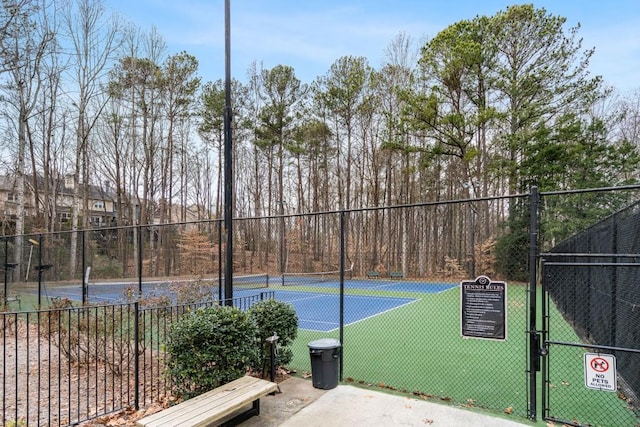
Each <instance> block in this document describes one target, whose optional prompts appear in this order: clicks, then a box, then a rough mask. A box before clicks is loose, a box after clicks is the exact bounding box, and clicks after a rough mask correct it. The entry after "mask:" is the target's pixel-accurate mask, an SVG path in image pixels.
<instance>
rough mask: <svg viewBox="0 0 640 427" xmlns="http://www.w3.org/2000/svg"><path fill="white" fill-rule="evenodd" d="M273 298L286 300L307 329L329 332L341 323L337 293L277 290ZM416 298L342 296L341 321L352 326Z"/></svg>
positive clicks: (300, 324) (299, 323) (302, 326)
mask: <svg viewBox="0 0 640 427" xmlns="http://www.w3.org/2000/svg"><path fill="white" fill-rule="evenodd" d="M275 298H276V300H278V301H282V302H286V303H289V304H291V305H293V307H294V308H295V310H296V313H297V314H298V327H299V328H300V329H305V330H309V331H319V332H331V331H334V330H336V329H338V327H339V326H340V323H339V319H340V295H338V294H324V293H317V292H302V291H286V290H276V291H275ZM415 301H417V299H416V298H394V297H376V296H367V295H345V296H344V323H345V326H347V325H351V324H354V323H357V322H360V321H362V320H366V319H368V318H371V317H373V316H377V315H380V314H382V313H386V312H388V311H391V310H395V309H397V308H400V307H403V306H405V305H408V304H411V303H413V302H415Z"/></svg>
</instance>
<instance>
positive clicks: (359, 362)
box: [0, 192, 638, 425]
mask: <svg viewBox="0 0 640 427" xmlns="http://www.w3.org/2000/svg"><path fill="white" fill-rule="evenodd" d="M621 193H622V192H613V193H611V196H603V195H601V194H595V193H584V194H581V193H577V194H561V195H556V194H550V193H543V194H542V195H541V196H542V197H541V203H540V205H539V209H538V204H537V203H536V204H532V203H531V200H532V199H531V196H530V195H529V194H524V195H515V196H511V197H502V198H486V199H473V200H457V201H446V202H439V203H424V204H416V205H410V206H396V207H387V208H372V209H358V210H349V211H336V212H324V213H309V214H307V213H299V214H295V215H281V216H274V217H264V218H238V219H235V220H234V224H233V233H234V235H233V242H234V245H233V251H234V253H233V260H234V264H233V275H234V283H233V286H232V287H231V291H232V295H227V289H226V287H225V286H224V278H223V268H224V260H225V255H226V254H225V253H224V247H225V243H224V242H226V236H225V230H224V227H223V223H222V222H221V221H218V220H212V221H202V222H194V223H183V224H170V225H162V226H161V225H148V226H136V227H125V228H110V229H95V230H85V231H81V232H76V233H72V232H60V233H54V234H32V235H28V236H10V237H5V238H4V240H3V242H2V243H3V247H2V248H0V254H1V255H2V256H3V257H4V259H5V264H6V265H7V266H8V268H6V269H5V282H4V283H5V290H6V292H5V293H4V295H5V297H6V298H7V301H5V302H6V304H5V307H10V308H11V307H13V308H17V307H16V305H17V303H18V302H19V303H20V304H22V309H32V308H34V307H42V306H44V305H45V304H46V303H47V302H48V301H49V300H50V298H52V297H57V298H60V297H67V298H70V299H73V300H76V301H85V302H87V303H93V302H96V301H100V302H102V303H105V302H109V303H117V302H122V301H127V300H128V298H131V297H135V296H137V295H142V296H143V297H144V298H145V299H147V300H151V299H153V298H156V299H158V301H164V302H163V303H164V304H167V303H169V304H174V303H175V304H179V303H183V302H185V301H195V300H204V301H208V300H216V299H222V298H223V297H224V298H229V297H243V296H251V295H254V294H256V293H257V292H259V290H258V289H260V288H265V287H268V288H269V290H270V291H273V292H274V296H275V298H276V299H278V300H281V301H285V302H289V303H291V304H292V305H293V306H294V308H295V309H296V312H297V314H298V318H299V333H298V337H297V339H296V340H295V342H294V344H293V348H292V350H293V360H292V362H291V364H290V366H289V368H290V369H291V370H292V371H295V372H296V373H297V374H298V375H301V376H303V377H306V376H308V375H310V373H311V359H310V349H309V347H308V344H309V343H310V342H312V341H315V340H317V339H320V338H335V339H338V340H339V341H340V342H341V344H342V355H341V357H342V364H341V365H340V377H341V379H342V380H343V381H344V382H346V383H350V384H354V385H357V386H361V387H370V388H374V389H377V390H383V391H389V392H402V393H408V394H410V395H412V396H416V397H418V398H423V399H427V400H433V401H438V402H443V403H450V404H455V405H461V406H465V407H469V408H474V407H477V408H483V409H487V410H491V411H494V412H499V413H502V414H508V415H510V416H513V417H518V418H521V419H523V418H526V417H531V418H534V417H535V414H536V407H537V402H536V396H537V395H538V394H539V393H541V392H543V391H544V392H546V393H547V395H546V396H545V397H550V398H551V402H553V404H554V405H556V406H554V407H555V408H560V407H562V406H559V405H565V404H566V405H569V404H570V403H565V402H571V401H574V402H575V405H576V406H575V408H574V409H575V411H576V412H575V413H580V414H582V413H584V414H588V412H586V409H585V408H582V407H581V406H580V405H581V404H580V401H581V397H580V396H581V394H582V393H584V391H583V390H577V391H576V390H574V389H576V388H579V387H582V383H581V381H580V379H582V376H583V371H582V369H581V368H582V366H581V365H580V363H582V362H580V360H582V359H580V358H578V359H579V361H578V362H576V359H575V357H574V356H575V355H566V357H565V356H562V351H567V350H566V349H564V348H562V349H559V350H557V352H556V353H553V352H551V351H550V352H549V356H548V357H546V358H545V357H542V365H543V367H544V368H545V369H547V371H546V372H547V373H549V374H548V375H549V376H548V377H546V376H545V374H544V373H543V374H539V373H538V369H539V368H538V367H537V365H538V358H539V356H544V355H541V354H538V353H539V352H540V351H542V350H545V345H542V344H541V348H540V349H539V348H538V344H537V341H535V340H532V338H535V337H536V336H537V335H539V334H542V335H543V336H542V338H543V341H545V342H546V348H547V349H548V348H549V346H550V344H549V341H550V340H551V339H558V340H565V339H566V340H567V341H571V340H573V341H571V342H574V343H575V344H576V345H575V346H574V347H575V348H578V350H579V351H578V352H577V353H576V354H577V355H579V356H581V357H582V355H583V354H584V353H585V351H587V350H588V351H593V350H594V349H593V348H591V347H588V346H587V347H582V345H583V344H585V343H587V344H588V345H589V346H592V345H593V344H594V342H599V341H594V338H593V337H592V335H593V333H594V332H593V331H592V330H593V327H594V326H595V325H597V324H598V322H603V321H605V320H607V319H608V318H610V317H611V314H612V313H611V311H610V309H604V308H602V306H600V307H599V308H594V306H595V305H596V304H602V303H603V300H602V299H600V298H599V297H598V296H597V295H596V293H594V294H592V295H591V297H590V299H589V301H591V302H590V305H585V303H584V301H583V300H582V298H586V297H584V296H582V294H581V293H580V292H581V289H582V288H584V286H580V285H579V283H581V282H580V281H581V280H582V279H583V276H582V275H583V274H587V275H590V276H591V277H593V278H596V277H599V279H598V280H597V282H598V284H597V285H595V284H594V285H593V287H594V289H600V288H598V286H600V284H601V283H602V282H607V281H609V282H611V281H612V277H617V279H616V280H613V281H614V282H616V283H618V286H619V288H618V290H617V291H616V292H617V294H616V297H615V299H616V300H621V299H624V300H625V301H632V303H631V305H629V306H625V307H623V306H622V305H617V307H616V310H617V313H618V315H617V317H616V318H617V319H618V322H617V325H616V330H617V332H616V333H615V335H616V344H615V345H616V346H618V345H620V343H621V341H620V339H621V337H622V335H623V334H628V335H631V336H635V335H634V334H636V332H637V326H634V325H637V324H638V323H637V320H638V319H637V309H636V308H635V307H636V306H635V304H636V303H635V302H633V301H636V300H635V299H634V298H637V297H638V289H637V287H633V286H631V287H628V288H623V286H626V285H623V283H622V281H625V282H628V283H630V284H631V283H633V277H634V276H633V274H635V273H632V271H635V270H633V269H632V268H631V267H626V266H622V265H618V266H616V268H615V269H614V270H613V271H608V272H605V271H604V270H603V271H601V272H598V273H594V271H595V270H593V269H592V271H591V272H589V273H578V272H577V271H578V270H576V271H575V272H573V273H572V275H571V277H568V276H567V274H566V273H562V274H560V273H558V274H556V276H557V277H558V280H560V281H559V282H558V285H557V286H559V287H560V288H562V289H563V290H564V291H563V292H564V293H562V294H558V293H555V294H554V293H553V292H551V291H550V292H549V294H550V295H552V297H551V298H550V299H547V298H544V297H543V296H544V293H543V292H541V290H542V288H541V287H540V286H539V285H538V284H537V283H535V282H536V281H535V277H536V276H535V271H536V270H537V268H536V269H534V270H533V271H532V270H531V268H530V266H531V265H532V262H536V259H537V258H536V255H537V254H538V248H537V246H536V245H537V244H538V242H539V245H540V248H541V250H542V251H550V250H551V248H553V247H554V246H556V242H561V241H564V240H565V239H566V238H568V237H570V236H572V235H573V234H575V233H576V232H577V231H579V230H583V229H585V228H586V227H587V226H588V225H591V224H594V223H596V222H597V221H598V220H599V219H600V218H603V217H606V216H607V215H609V214H610V213H611V212H613V211H615V210H616V209H617V207H618V206H621V205H622V204H624V203H627V202H628V200H630V199H631V198H632V196H629V195H626V196H625V195H623V194H621ZM576 206H583V207H579V208H576ZM532 208H533V209H532ZM619 218H622V216H619ZM621 221H623V222H624V220H622V219H621ZM532 224H535V225H536V227H532ZM537 227H539V229H540V234H539V236H538V234H537V231H536V230H537ZM599 230H600V231H597V232H595V234H593V237H591V238H590V239H591V241H593V242H594V244H602V243H601V241H602V239H604V238H605V236H609V235H610V234H611V233H613V231H611V230H608V229H599ZM617 234H618V235H619V236H620V237H623V238H625V239H631V240H633V237H632V236H634V235H635V234H637V233H635V232H632V231H628V230H625V231H622V229H618V231H617ZM531 242H534V244H533V245H532V244H531ZM626 244H627V243H625V245H626ZM618 246H619V247H618V248H609V249H607V251H610V252H612V253H614V252H615V253H622V251H623V247H624V248H625V249H624V250H625V251H629V253H634V251H636V253H637V248H635V247H634V246H629V247H628V248H627V247H626V246H624V245H623V244H621V243H618ZM556 250H559V249H556ZM575 250H578V249H575ZM593 250H594V251H595V249H593ZM598 250H601V251H605V249H604V248H599V249H598ZM616 251H617V252H616ZM532 253H533V257H532ZM606 259H607V260H608V261H610V260H611V257H607V258H606ZM633 260H634V261H635V260H636V259H635V258H633ZM595 261H598V262H601V261H603V259H595ZM630 261H631V259H626V261H624V260H622V259H618V260H617V262H618V263H619V264H620V263H622V262H630ZM12 264H15V265H12ZM36 266H48V267H46V268H42V269H37V268H36ZM610 270H611V268H610ZM531 273H534V274H533V276H532V275H531ZM544 274H545V277H546V275H548V274H549V272H548V271H547V270H545V273H544ZM479 276H486V277H488V278H490V279H491V280H493V281H500V282H505V283H506V292H505V301H506V304H505V313H504V316H505V328H506V338H505V339H499V340H496V339H477V338H468V337H465V336H463V334H462V309H463V307H462V302H461V301H462V298H461V296H462V295H461V286H460V284H461V282H462V281H469V280H471V281H473V280H475V279H476V278H478V277H479ZM241 277H242V279H241ZM532 277H533V278H534V280H533V281H532ZM572 280H573V282H572ZM532 283H533V287H532ZM571 283H577V284H576V285H573V284H571ZM549 286H550V287H549V289H550V290H551V289H555V288H553V286H551V285H549ZM554 286H556V285H554ZM623 289H624V290H623ZM538 291H540V292H538ZM598 292H599V291H598ZM609 292H611V291H609ZM14 298H15V299H14ZM167 300H168V301H167ZM562 301H566V302H567V307H569V305H571V304H573V305H574V306H576V307H575V308H577V307H578V306H581V305H582V306H585V307H586V308H585V307H583V308H582V311H580V310H577V309H575V308H574V309H573V310H574V311H573V313H574V314H573V315H572V316H574V317H571V316H570V315H568V314H567V313H569V312H571V310H572V309H569V308H567V307H564V306H562V304H563V303H562ZM543 302H545V303H546V306H545V304H543ZM14 304H15V305H14ZM605 305H607V304H605ZM536 307H543V308H545V307H546V308H545V309H547V310H549V313H550V315H549V316H550V317H549V319H550V320H549V323H548V324H543V322H542V318H543V316H544V315H543V313H542V312H541V311H538V310H537V308H536ZM625 310H626V311H625ZM584 312H588V313H591V314H589V316H592V317H593V316H595V317H593V318H590V320H588V324H587V325H586V326H585V325H582V324H581V323H580V322H579V319H580V317H581V316H582V317H585V314H584ZM558 313H562V314H558ZM581 313H582V314H581ZM634 316H635V317H634ZM536 322H538V325H542V328H541V329H542V330H540V331H539V330H537V327H536ZM633 322H635V323H633ZM547 327H548V328H549V330H550V331H553V333H554V334H558V335H551V334H552V332H549V335H545V334H546V330H545V328H547ZM587 328H590V329H589V330H590V331H591V332H589V333H586V332H585V331H586V330H587ZM600 332H603V331H599V333H600ZM603 333H604V332H603ZM561 334H566V337H563V335H561ZM606 335H608V336H611V332H606ZM569 337H570V338H569ZM625 339H626V338H625ZM634 339H635V338H634ZM607 345H611V344H607ZM567 348H569V347H567ZM550 350H553V349H550ZM616 354H618V353H616ZM565 358H566V359H567V360H565ZM636 358H637V354H632V355H631V356H622V357H621V358H620V359H619V361H620V364H621V365H622V364H624V365H625V366H627V365H629V366H630V367H627V368H622V366H621V368H622V369H631V370H633V369H636V371H637V367H634V366H636V365H633V363H635V362H629V361H630V360H632V359H633V360H636V361H637V359H636ZM565 363H566V366H572V368H570V369H569V368H568V369H569V370H570V371H571V372H572V375H573V377H571V379H570V381H569V380H567V381H565V380H564V379H563V378H555V375H556V371H554V370H553V369H555V368H554V367H556V368H557V367H559V366H563V365H564V364H565ZM576 363H577V364H576ZM572 364H573V365H572ZM621 372H622V371H621ZM621 375H622V376H623V377H625V382H627V383H628V384H629V386H630V387H631V388H632V387H633V381H631V380H629V378H631V376H630V375H628V374H626V373H623V374H621ZM537 378H543V381H541V382H540V383H538V382H537V381H538V380H537ZM576 378H577V379H576ZM563 381H565V382H567V383H569V384H571V386H565V385H564V383H563ZM557 390H569V391H574V393H573V394H571V393H568V394H567V393H564V394H558V393H556V394H553V395H552V394H551V393H553V392H555V391H557ZM589 392H590V391H589ZM551 396H553V397H551ZM604 396H606V397H604V398H603V395H602V393H600V394H597V395H596V398H595V400H593V401H589V404H590V405H592V406H593V405H594V404H595V405H598V404H602V405H609V406H610V408H609V406H606V407H607V413H614V412H615V411H621V413H624V414H626V417H627V418H624V420H625V421H629V420H631V419H633V417H634V416H636V415H634V413H633V410H630V409H629V408H628V406H629V403H628V401H627V400H623V399H622V398H618V396H617V395H616V393H609V394H605V395H604ZM612 396H613V397H614V398H612ZM599 399H604V401H603V402H604V403H603V402H601V401H600V400H599ZM543 401H544V404H547V403H548V400H545V399H543ZM601 407H603V406H601ZM542 409H543V411H542V413H543V414H545V415H546V416H549V415H550V414H551V412H549V411H548V409H547V408H546V407H544V408H542ZM583 409H584V411H585V412H580V411H582V410H583ZM589 416H591V415H589ZM583 421H584V422H589V420H588V419H584V420H579V422H578V421H576V423H575V424H576V425H579V423H581V422H583ZM606 421H610V419H607V420H606ZM601 425H620V424H615V423H613V424H611V423H609V424H608V422H602V423H601Z"/></svg>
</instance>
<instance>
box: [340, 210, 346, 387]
mask: <svg viewBox="0 0 640 427" xmlns="http://www.w3.org/2000/svg"><path fill="white" fill-rule="evenodd" d="M345 215H346V212H345V211H340V344H342V348H341V349H340V381H342V374H343V372H344V370H343V364H344V363H343V361H344V266H345V262H344V259H345V236H346V231H345Z"/></svg>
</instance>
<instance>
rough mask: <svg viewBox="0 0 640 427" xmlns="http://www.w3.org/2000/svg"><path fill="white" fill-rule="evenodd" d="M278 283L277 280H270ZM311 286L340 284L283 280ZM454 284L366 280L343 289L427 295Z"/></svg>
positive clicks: (336, 283) (354, 281) (353, 281)
mask: <svg viewBox="0 0 640 427" xmlns="http://www.w3.org/2000/svg"><path fill="white" fill-rule="evenodd" d="M270 280H272V281H275V282H276V283H278V280H279V279H278V278H273V279H270ZM294 285H298V286H312V287H314V288H333V289H338V288H340V282H339V281H337V280H330V281H326V282H308V283H305V281H304V280H297V279H296V278H295V277H292V278H285V286H294ZM457 286H458V285H457V284H454V283H435V282H409V281H394V280H375V279H373V280H371V279H369V280H367V279H351V280H345V282H344V287H345V289H358V290H371V291H393V292H418V293H427V294H437V293H440V292H444V291H446V290H449V289H451V288H455V287H457Z"/></svg>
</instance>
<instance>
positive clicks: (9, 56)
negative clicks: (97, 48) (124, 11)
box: [0, 0, 56, 265]
mask: <svg viewBox="0 0 640 427" xmlns="http://www.w3.org/2000/svg"><path fill="white" fill-rule="evenodd" d="M2 7H3V10H2V19H3V23H2V24H0V26H4V27H5V31H4V32H3V34H2V37H0V52H1V55H2V64H3V67H2V68H3V69H4V70H5V71H6V72H7V74H8V79H7V81H6V83H5V84H4V85H3V88H2V89H3V90H4V91H5V93H6V94H7V97H6V100H7V104H8V105H9V106H10V107H11V108H12V109H13V114H12V115H13V118H14V119H13V121H12V122H13V124H14V125H15V128H14V129H13V132H15V137H16V141H17V149H16V153H17V156H16V164H15V174H16V194H17V201H18V217H17V220H16V234H17V236H18V237H17V238H16V242H15V244H16V247H17V248H21V247H22V236H21V235H22V234H23V233H24V229H25V201H26V200H25V172H26V166H25V160H26V148H27V144H28V121H29V120H30V119H31V118H32V114H33V113H34V110H35V108H36V105H37V103H38V98H39V93H40V90H41V89H42V83H43V80H44V78H45V77H44V76H43V74H42V67H43V63H44V61H45V58H46V57H47V56H48V55H51V54H52V48H53V46H54V42H55V37H56V33H55V28H54V27H53V26H52V24H51V22H50V15H49V14H51V15H54V12H55V11H54V10H53V9H52V8H51V7H50V5H49V4H47V2H46V1H41V0H31V1H28V0H25V1H20V2H17V3H12V4H10V5H9V4H5V3H3V4H2ZM14 254H15V262H16V263H17V264H18V265H20V264H21V262H22V251H21V250H16V251H14Z"/></svg>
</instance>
